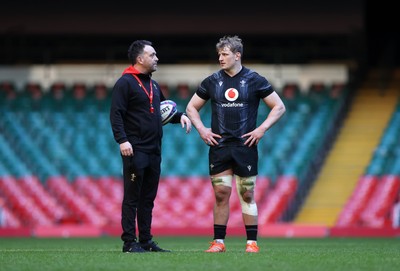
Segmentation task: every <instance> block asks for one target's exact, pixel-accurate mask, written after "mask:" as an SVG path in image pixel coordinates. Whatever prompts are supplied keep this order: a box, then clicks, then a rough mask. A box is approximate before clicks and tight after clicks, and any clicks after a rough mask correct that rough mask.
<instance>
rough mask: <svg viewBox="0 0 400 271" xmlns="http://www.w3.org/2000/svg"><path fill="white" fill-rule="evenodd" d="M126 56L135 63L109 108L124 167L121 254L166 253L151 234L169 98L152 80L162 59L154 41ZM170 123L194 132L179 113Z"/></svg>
mask: <svg viewBox="0 0 400 271" xmlns="http://www.w3.org/2000/svg"><path fill="white" fill-rule="evenodd" d="M128 57H129V60H130V61H131V63H132V65H131V66H129V67H128V68H127V69H125V70H124V72H123V74H122V76H121V77H120V78H119V79H118V80H117V82H116V83H115V85H114V88H113V93H112V102H111V108H110V122H111V127H112V131H113V135H114V139H115V141H116V142H117V143H118V144H119V148H120V152H121V156H122V164H123V179H124V198H123V202H122V220H121V224H122V230H123V233H122V235H121V239H122V241H123V242H124V245H123V248H122V251H123V252H148V251H153V252H168V251H169V250H165V249H162V248H160V247H159V246H158V245H157V243H156V242H154V241H153V239H152V237H153V236H152V235H151V222H152V212H153V207H154V200H155V198H156V195H157V189H158V184H159V180H160V168H161V140H162V136H163V130H162V123H161V113H160V102H161V101H164V100H165V97H164V95H163V93H162V92H161V88H160V86H159V85H158V83H157V82H156V81H154V80H153V79H152V78H151V76H152V73H153V72H154V71H156V70H157V62H158V58H157V55H156V51H155V50H154V48H153V46H152V43H151V42H150V41H146V40H137V41H134V42H133V43H132V44H131V46H130V47H129V50H128ZM170 122H171V123H180V124H181V125H182V128H185V127H186V133H189V132H190V130H191V122H190V120H189V118H188V117H187V116H186V115H185V114H184V113H182V112H177V113H176V114H175V115H174V117H173V118H172V119H171V121H170ZM136 220H137V225H138V235H137V234H136Z"/></svg>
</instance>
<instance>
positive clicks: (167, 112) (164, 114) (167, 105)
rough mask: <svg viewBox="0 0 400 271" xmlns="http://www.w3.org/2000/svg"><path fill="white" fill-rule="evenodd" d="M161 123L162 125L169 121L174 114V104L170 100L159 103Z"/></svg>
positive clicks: (175, 110) (175, 109)
mask: <svg viewBox="0 0 400 271" xmlns="http://www.w3.org/2000/svg"><path fill="white" fill-rule="evenodd" d="M160 112H161V122H162V125H165V124H167V123H168V122H170V121H171V119H172V117H173V116H174V115H175V114H176V112H177V108H176V103H175V102H174V101H172V100H165V101H162V102H161V103H160Z"/></svg>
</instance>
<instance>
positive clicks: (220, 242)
mask: <svg viewBox="0 0 400 271" xmlns="http://www.w3.org/2000/svg"><path fill="white" fill-rule="evenodd" d="M215 242H217V243H219V244H223V243H224V239H215Z"/></svg>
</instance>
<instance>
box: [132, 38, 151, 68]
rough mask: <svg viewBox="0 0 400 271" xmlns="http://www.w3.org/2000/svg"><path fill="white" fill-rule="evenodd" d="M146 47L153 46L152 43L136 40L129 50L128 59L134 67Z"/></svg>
mask: <svg viewBox="0 0 400 271" xmlns="http://www.w3.org/2000/svg"><path fill="white" fill-rule="evenodd" d="M146 45H149V46H152V45H153V44H152V42H151V41H148V40H135V41H134V42H132V44H131V45H130V46H129V49H128V59H129V61H130V62H131V63H132V65H134V64H135V63H136V58H137V57H138V55H140V54H141V53H143V49H144V47H145V46H146Z"/></svg>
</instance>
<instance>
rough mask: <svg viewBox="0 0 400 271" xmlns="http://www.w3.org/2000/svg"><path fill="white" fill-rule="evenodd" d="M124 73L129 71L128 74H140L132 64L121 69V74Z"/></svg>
mask: <svg viewBox="0 0 400 271" xmlns="http://www.w3.org/2000/svg"><path fill="white" fill-rule="evenodd" d="M126 73H129V74H140V72H139V71H138V70H137V69H135V68H134V67H133V66H129V67H128V68H126V69H125V70H124V71H123V73H122V74H126Z"/></svg>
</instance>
